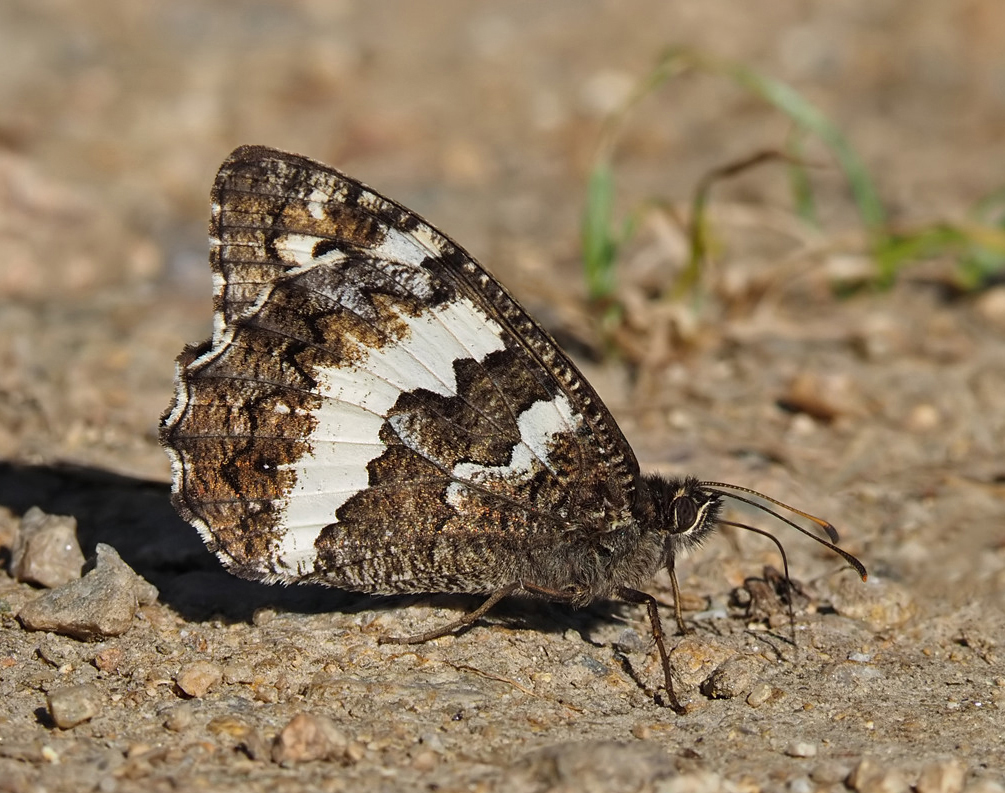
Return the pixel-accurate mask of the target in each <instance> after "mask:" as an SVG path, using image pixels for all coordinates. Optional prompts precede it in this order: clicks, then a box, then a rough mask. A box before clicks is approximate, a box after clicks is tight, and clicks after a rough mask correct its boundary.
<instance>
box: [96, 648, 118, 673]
mask: <svg viewBox="0 0 1005 793" xmlns="http://www.w3.org/2000/svg"><path fill="white" fill-rule="evenodd" d="M124 658H125V653H124V652H122V650H121V649H120V648H118V647H106V648H105V649H104V650H102V651H101V652H99V653H97V654H96V655H95V656H94V665H95V666H96V667H97V668H98V669H100V670H101V671H102V672H114V671H115V670H116V669H118V668H119V665H120V664H121V663H122V661H123V659H124Z"/></svg>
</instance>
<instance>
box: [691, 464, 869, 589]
mask: <svg viewBox="0 0 1005 793" xmlns="http://www.w3.org/2000/svg"><path fill="white" fill-rule="evenodd" d="M699 485H700V486H701V487H705V488H709V489H710V490H711V492H713V493H717V494H718V495H720V496H723V497H724V498H732V499H735V500H736V501H742V502H743V503H744V504H750V506H752V507H756V508H757V509H759V510H761V511H762V512H767V513H768V514H769V515H772V516H774V517H776V518H777V519H778V520H780V521H781V522H782V523H785V524H787V525H789V526H791V527H792V528H794V529H795V530H796V531H799V532H802V533H803V534H805V535H806V536H807V537H810V538H812V539H814V540H816V541H817V542H818V543H820V544H821V545H823V546H824V547H826V548H830V549H831V550H832V551H833V552H834V553H836V554H837V555H838V556H840V557H841V558H842V559H844V560H845V561H846V562H848V564H850V565H851V566H852V567H853V568H855V572H857V573H858V574H859V576H860V577H861V579H862V580H863V581H865V580H866V579H867V578H868V577H869V574H868V572H866V569H865V565H863V564H862V563H861V562H860V561H859V560H858V559H856V558H855V557H854V556H852V555H851V554H850V553H848V551H846V550H844V548H839V547H838V546H837V545H835V544H834V543H836V542H837V541H838V539H839V537H838V533H837V530H836V529H835V528H834V527H833V526H832V525H831V524H830V523H829V522H828V521H826V520H824V519H823V518H818V517H817V516H816V515H811V514H810V513H808V512H803V511H802V510H801V509H796V508H795V507H792V506H789V505H788V504H786V503H785V502H784V501H779V500H778V499H777V498H772V497H771V496H766V495H764V493H759V492H758V491H756V490H751V489H750V488H749V487H741V486H739V485H731V484H729V482H700V483H699ZM719 487H725V488H729V489H730V490H738V491H740V492H742V493H749V494H750V495H752V496H757V497H758V498H762V499H764V500H765V501H770V502H771V503H772V504H775V505H777V506H779V507H782V508H784V509H787V510H789V511H791V512H794V513H795V514H797V515H799V516H801V517H804V518H806V519H807V520H810V521H812V522H813V523H815V524H816V525H817V526H819V527H820V528H821V529H823V530H824V531H825V532H827V536H828V537H830V541H829V542H828V541H827V540H825V539H823V538H822V537H818V536H817V535H816V534H814V533H813V532H811V531H809V530H807V529H805V528H803V527H802V526H800V525H799V524H798V523H796V522H794V521H792V520H789V519H788V518H787V517H785V516H784V515H780V514H779V513H777V512H776V511H775V510H773V509H771V508H770V507H766V506H764V504H759V503H758V502H756V501H754V500H753V499H751V498H745V497H744V496H741V495H739V494H738V493H730V492H726V491H723V490H716V489H715V488H719ZM719 522H720V523H725V521H719ZM748 528H750V530H751V531H754V532H756V533H757V534H764V535H765V536H767V537H771V539H772V540H773V541H774V542H775V543H776V544H778V545H779V548H780V547H781V545H780V543H778V541H777V540H776V539H775V538H774V537H772V535H770V534H768V533H767V532H764V531H761V530H759V529H754V528H753V527H752V526H750V527H748Z"/></svg>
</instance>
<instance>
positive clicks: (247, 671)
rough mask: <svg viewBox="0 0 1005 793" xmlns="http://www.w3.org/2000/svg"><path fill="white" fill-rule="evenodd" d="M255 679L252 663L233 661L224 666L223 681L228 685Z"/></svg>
mask: <svg viewBox="0 0 1005 793" xmlns="http://www.w3.org/2000/svg"><path fill="white" fill-rule="evenodd" d="M254 679H255V672H254V670H253V669H252V668H251V665H250V664H245V663H240V662H239V663H231V664H227V665H226V666H225V667H223V682H224V683H227V684H228V685H236V684H238V683H250V682H251V681H253V680H254Z"/></svg>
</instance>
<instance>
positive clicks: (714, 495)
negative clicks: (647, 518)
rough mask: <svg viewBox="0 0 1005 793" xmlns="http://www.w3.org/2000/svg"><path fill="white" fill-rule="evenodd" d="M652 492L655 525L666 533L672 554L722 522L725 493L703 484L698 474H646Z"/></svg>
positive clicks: (683, 548) (690, 544) (668, 549)
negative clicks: (665, 476) (704, 486)
mask: <svg viewBox="0 0 1005 793" xmlns="http://www.w3.org/2000/svg"><path fill="white" fill-rule="evenodd" d="M646 484H648V485H649V493H650V495H651V496H652V503H653V509H654V511H655V515H654V518H655V520H654V525H655V526H659V527H660V529H661V530H662V531H663V532H665V533H666V553H667V555H668V557H672V556H674V555H675V554H677V553H679V552H681V551H684V550H686V549H688V548H694V547H695V546H697V545H698V544H699V543H701V541H702V540H704V539H705V538H706V537H707V536H708V535H709V533H711V532H712V531H713V530H714V529H715V527H716V525H717V524H718V522H719V512H720V511H721V509H722V495H721V494H720V493H718V492H716V491H710V490H707V489H705V488H703V487H702V483H701V482H699V481H698V480H697V479H695V478H694V477H690V476H689V477H686V478H683V479H664V478H663V477H662V476H659V475H652V476H647V477H646Z"/></svg>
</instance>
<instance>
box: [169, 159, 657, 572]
mask: <svg viewBox="0 0 1005 793" xmlns="http://www.w3.org/2000/svg"><path fill="white" fill-rule="evenodd" d="M212 197H213V214H212V220H211V225H210V233H211V254H210V263H211V266H212V268H213V274H214V281H215V289H216V291H215V295H214V301H215V306H214V308H215V325H214V332H213V337H212V339H211V340H210V341H208V342H206V343H205V344H203V345H201V346H199V347H195V348H190V349H189V350H187V351H186V352H184V353H183V354H182V356H181V357H180V359H179V363H178V389H177V394H176V397H175V402H174V404H173V405H172V407H171V408H170V409H169V411H168V413H167V414H166V415H165V418H164V422H163V429H162V438H163V441H164V443H165V446H166V447H167V448H168V450H169V453H170V454H171V456H172V462H173V469H174V480H175V482H174V491H175V503H176V505H177V506H178V508H179V510H180V511H181V512H182V514H183V515H184V516H185V517H186V518H187V519H189V520H190V521H191V522H192V523H193V524H194V525H195V526H196V527H197V528H198V529H199V530H200V532H201V533H202V535H203V537H204V538H205V539H206V540H207V542H209V543H210V544H211V546H212V547H214V548H215V549H216V550H217V552H218V553H219V555H220V556H221V558H222V559H223V560H224V562H225V563H226V564H228V566H230V567H232V568H233V569H234V570H235V572H238V573H240V574H242V575H246V576H249V577H254V578H264V579H266V580H285V581H320V582H324V583H328V584H332V585H335V586H342V587H346V588H354V589H362V590H366V591H374V592H379V591H385V592H392V591H469V592H478V591H491V590H493V589H497V588H499V587H500V586H503V585H505V584H508V583H510V582H512V581H513V580H516V577H518V576H519V575H520V569H519V559H520V558H521V555H527V554H530V555H532V556H533V555H534V554H546V553H548V552H549V550H548V549H549V547H553V544H554V537H555V534H556V532H557V533H559V534H560V535H562V534H568V535H569V536H570V537H571V536H573V535H577V534H582V533H586V534H589V533H591V532H592V533H594V534H596V533H601V532H607V531H612V530H615V529H616V528H617V527H618V526H619V525H621V524H622V523H624V522H625V521H627V520H629V519H630V516H631V508H632V498H633V492H634V487H635V485H636V481H637V477H638V465H637V463H636V461H635V458H634V456H633V454H632V452H631V450H630V448H629V447H628V444H627V442H626V441H625V439H624V437H623V436H622V435H621V432H620V430H618V428H617V426H616V425H615V424H614V422H613V419H611V417H610V415H609V413H608V412H607V410H606V408H605V407H604V406H603V404H602V403H601V401H600V399H599V398H598V397H597V395H596V393H595V392H594V391H593V389H592V388H591V387H590V386H589V384H587V383H586V381H585V380H584V379H583V378H582V376H581V375H580V374H579V372H578V371H577V370H576V368H575V366H574V365H573V364H572V363H571V362H570V361H569V359H568V358H567V357H566V356H565V355H564V353H562V352H561V350H560V349H559V348H558V347H557V345H556V344H555V343H554V341H553V340H552V339H551V338H550V336H548V334H547V333H546V332H545V331H544V330H542V329H541V328H540V326H538V325H537V323H535V322H534V321H533V320H532V319H531V318H530V317H529V316H528V315H527V314H526V313H525V312H524V311H523V310H522V309H521V308H520V306H519V305H518V304H517V303H516V301H514V300H513V299H512V298H511V297H510V296H509V294H508V293H507V292H506V291H505V289H504V288H503V287H502V286H501V285H499V283H498V282H497V281H496V280H495V279H493V278H492V277H491V276H490V275H489V274H488V273H487V272H485V271H484V270H483V269H482V268H481V267H480V266H479V265H478V264H477V263H476V262H474V261H473V260H472V259H471V257H470V256H468V254H467V253H465V252H464V251H463V250H462V249H461V248H459V247H458V246H457V245H456V244H454V243H453V242H452V241H451V240H450V239H449V238H447V237H446V236H444V235H442V234H440V233H439V232H438V231H436V230H435V229H433V228H432V227H431V226H429V225H428V224H427V223H426V222H425V221H423V220H422V219H421V218H420V217H418V216H417V215H415V214H414V213H412V212H410V211H409V210H407V209H405V208H404V207H402V206H400V205H399V204H396V203H395V202H393V201H390V200H388V199H386V198H383V197H381V196H379V195H377V194H376V193H374V192H373V191H371V190H370V189H369V188H367V187H365V186H364V185H362V184H360V183H359V182H356V181H355V180H353V179H351V178H349V177H347V176H345V175H343V174H341V173H340V172H338V171H336V170H335V169H332V168H329V167H327V166H324V165H322V164H320V163H317V162H314V161H312V160H309V159H307V158H304V157H300V156H297V155H291V154H285V153H283V152H278V151H275V150H272V149H266V148H261V147H242V148H240V149H238V150H236V151H235V152H234V153H233V154H232V155H231V156H230V158H228V160H227V161H226V162H225V163H224V165H223V166H222V167H221V169H220V172H219V174H218V176H217V179H216V183H215V186H214V188H213V194H212ZM445 555H449V556H450V564H443V563H442V562H443V560H444V558H445Z"/></svg>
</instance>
